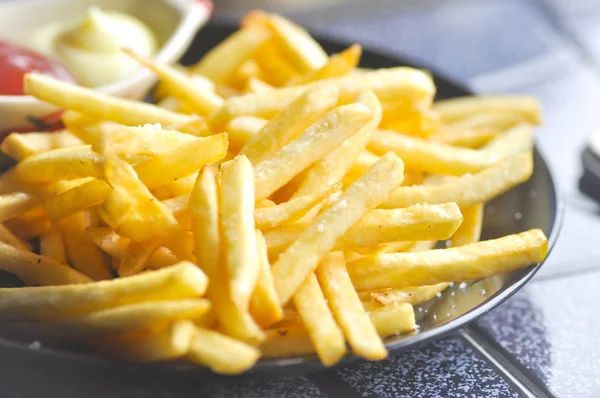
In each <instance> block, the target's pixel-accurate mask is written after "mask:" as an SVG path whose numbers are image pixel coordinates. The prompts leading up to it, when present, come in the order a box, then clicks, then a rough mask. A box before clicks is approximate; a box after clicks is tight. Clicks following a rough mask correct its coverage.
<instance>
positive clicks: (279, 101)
mask: <svg viewBox="0 0 600 398" xmlns="http://www.w3.org/2000/svg"><path fill="white" fill-rule="evenodd" d="M315 84H319V85H320V84H332V85H334V86H335V87H336V88H337V89H338V92H339V96H340V97H339V101H340V102H342V103H348V102H350V101H354V100H355V99H356V97H357V96H358V95H359V94H360V93H362V92H364V91H366V90H373V92H374V93H375V94H376V95H377V98H379V101H380V102H381V103H382V105H383V104H384V102H386V101H393V102H397V101H400V100H401V99H407V100H411V101H412V100H415V101H421V100H427V101H430V100H431V98H433V95H434V93H435V87H434V85H433V81H432V80H431V76H430V75H428V74H427V73H425V72H422V71H420V70H416V69H412V68H407V67H397V68H388V69H379V70H373V71H370V72H366V73H363V74H360V75H348V76H343V77H338V78H332V79H325V80H321V81H319V82H314V83H309V84H308V85H302V86H294V87H285V88H278V89H275V90H272V91H270V92H269V93H264V94H246V95H241V96H237V97H234V98H229V99H227V100H226V101H225V104H224V105H223V106H222V107H221V109H219V110H218V111H217V112H216V113H215V114H214V115H213V116H212V117H211V120H210V124H211V125H212V126H213V128H214V129H215V131H222V129H223V128H224V127H225V126H226V125H227V123H228V122H229V121H230V120H231V119H233V118H235V117H238V116H258V117H264V118H271V117H273V116H274V115H275V114H276V113H277V112H279V111H281V110H283V109H284V108H286V107H287V106H289V104H290V103H291V102H292V101H293V100H294V99H295V98H296V97H298V96H299V95H300V94H301V93H302V92H304V91H305V90H306V88H308V87H309V86H311V85H315Z"/></svg>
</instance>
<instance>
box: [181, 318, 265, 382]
mask: <svg viewBox="0 0 600 398" xmlns="http://www.w3.org/2000/svg"><path fill="white" fill-rule="evenodd" d="M259 357H260V351H258V349H256V348H254V347H252V346H250V345H248V344H245V343H242V342H241V341H238V340H234V339H232V338H230V337H227V336H225V335H222V334H220V333H218V332H215V331H213V330H208V329H204V328H196V331H195V333H194V337H193V338H192V341H191V344H190V347H189V352H188V353H187V355H186V359H188V360H190V361H191V362H195V363H199V364H201V365H204V366H207V367H209V368H210V369H212V370H213V371H215V372H217V373H223V374H238V373H242V372H244V371H246V370H248V369H249V368H250V367H252V365H254V364H255V363H256V361H258V358H259Z"/></svg>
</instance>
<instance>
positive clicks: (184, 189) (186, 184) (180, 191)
mask: <svg viewBox="0 0 600 398" xmlns="http://www.w3.org/2000/svg"><path fill="white" fill-rule="evenodd" d="M195 182H196V176H195V175H193V174H192V175H190V176H187V177H184V178H178V179H177V181H171V182H169V183H168V184H165V185H161V186H158V187H154V188H152V189H151V191H152V193H153V194H154V196H156V198H157V199H160V200H165V199H169V198H173V197H176V196H181V195H185V194H188V193H190V192H192V189H193V188H194V183H195ZM159 195H162V196H161V197H159Z"/></svg>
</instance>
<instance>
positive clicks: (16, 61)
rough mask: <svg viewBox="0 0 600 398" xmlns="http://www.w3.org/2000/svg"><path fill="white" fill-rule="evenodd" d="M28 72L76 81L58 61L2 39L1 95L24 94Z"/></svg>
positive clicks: (0, 60)
mask: <svg viewBox="0 0 600 398" xmlns="http://www.w3.org/2000/svg"><path fill="white" fill-rule="evenodd" d="M28 72H39V73H42V74H44V75H48V76H52V77H55V78H57V79H60V80H64V81H67V82H71V83H75V79H74V78H73V76H71V74H70V73H69V72H68V71H67V69H66V68H65V67H64V66H62V64H60V63H59V62H58V61H56V60H53V59H52V58H48V57H46V56H44V55H41V54H38V53H36V52H35V51H31V50H28V49H26V48H23V47H19V46H16V45H14V44H11V43H8V42H5V41H0V95H24V93H23V76H24V75H25V74H26V73H28Z"/></svg>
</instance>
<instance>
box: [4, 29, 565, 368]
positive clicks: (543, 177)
mask: <svg viewBox="0 0 600 398" xmlns="http://www.w3.org/2000/svg"><path fill="white" fill-rule="evenodd" d="M233 29H234V27H227V26H215V25H209V26H207V27H205V28H204V29H202V30H201V32H200V34H199V35H198V36H197V38H196V40H195V41H194V43H193V45H192V46H191V48H190V50H189V51H188V52H187V54H186V55H185V56H184V58H183V59H182V63H184V64H189V63H192V62H194V61H196V60H197V59H199V58H200V56H201V55H202V54H204V53H205V52H206V51H207V50H208V49H210V48H212V47H213V46H214V45H216V44H217V43H219V42H220V41H221V40H223V39H224V38H225V37H227V36H228V35H229V34H231V33H232V32H233ZM318 40H319V42H320V43H321V44H322V45H323V47H324V48H325V49H326V50H327V51H328V52H331V53H336V52H339V51H341V50H342V49H344V48H346V47H347V44H342V43H339V42H333V41H330V40H327V39H325V38H318ZM397 65H412V66H415V65H416V64H415V63H413V62H410V61H407V60H406V59H403V58H399V57H395V56H390V55H385V54H381V53H375V52H371V51H369V50H365V51H364V52H363V57H362V62H361V66H364V67H370V68H381V67H391V66H397ZM434 79H435V84H436V86H437V88H438V94H437V98H438V99H441V98H450V97H457V96H464V95H469V94H471V92H470V91H469V90H468V89H467V88H466V87H464V86H462V85H460V84H458V83H456V82H453V81H451V80H449V79H446V78H444V77H442V76H441V75H440V74H437V73H434ZM562 207H563V206H562V201H561V199H560V196H559V195H558V192H557V189H556V186H555V183H554V181H553V178H552V175H551V172H550V170H549V169H548V165H547V163H546V161H545V160H544V158H543V157H542V155H541V154H540V153H539V152H537V150H536V152H535V170H534V173H533V176H532V177H531V179H530V180H529V181H528V182H526V183H525V184H522V185H520V186H519V187H517V188H515V189H513V190H511V191H510V192H507V193H506V194H504V195H502V196H501V197H499V198H497V199H495V200H494V201H492V202H490V203H489V204H488V205H487V206H486V212H485V218H484V226H483V236H482V239H491V238H495V237H499V236H502V235H506V234H511V233H517V232H521V231H524V230H528V229H531V228H540V229H542V230H543V231H544V233H546V235H547V236H548V237H549V243H550V248H552V247H553V245H554V243H555V242H556V239H557V237H558V232H559V229H560V224H561V219H562ZM540 267H541V264H537V265H535V266H531V267H529V268H526V269H521V270H517V271H514V272H511V273H508V274H504V275H499V276H494V277H490V278H487V279H484V280H481V281H478V282H475V283H472V284H469V285H468V286H461V285H458V284H456V285H455V286H453V287H451V288H449V289H447V290H446V291H445V292H444V293H443V294H442V295H441V297H439V298H435V299H433V300H431V301H430V302H428V303H425V304H423V305H421V306H419V307H416V308H415V313H416V315H417V317H418V319H419V330H418V331H417V332H414V333H410V334H405V335H400V336H393V337H390V338H388V339H386V346H387V348H388V350H389V351H390V353H391V354H393V353H396V352H399V351H402V350H406V349H410V348H413V347H415V346H418V345H420V344H422V343H424V342H426V341H430V340H433V339H438V338H440V337H441V336H444V335H446V334H448V333H450V332H452V331H454V330H457V329H460V328H462V327H464V326H466V325H467V324H469V323H470V322H472V321H474V320H475V319H477V318H478V317H480V316H481V315H483V314H485V313H487V312H488V311H490V310H492V309H493V308H494V307H496V306H498V305H499V304H500V303H502V302H503V301H505V300H506V299H508V298H509V297H510V296H511V295H512V294H514V293H515V292H516V291H517V290H518V289H520V288H521V287H523V286H524V285H525V283H527V281H528V280H529V279H531V277H532V276H533V275H534V274H535V273H536V272H537V271H538V269H539V268H540ZM12 283H14V282H12V279H11V278H10V277H8V276H7V275H5V277H2V276H0V284H3V285H4V286H7V285H12ZM3 332H4V331H3ZM3 336H4V337H0V355H1V354H2V346H5V347H6V346H10V347H12V348H16V347H19V348H22V349H23V350H29V349H30V348H29V343H31V340H29V341H23V340H22V339H21V338H19V337H15V336H11V337H7V336H6V333H3ZM19 340H21V341H19ZM41 343H42V348H41V349H38V350H37V352H38V353H39V355H38V356H39V358H40V360H42V361H43V360H46V361H48V363H52V362H53V361H61V362H62V361H71V362H75V363H77V364H79V365H81V366H84V367H91V368H98V369H100V368H103V369H104V370H108V369H110V370H111V371H116V372H119V373H121V372H133V373H149V372H152V373H153V372H160V373H161V374H162V375H166V374H191V375H196V376H197V375H199V374H202V373H204V374H206V375H208V374H210V372H209V371H208V370H206V369H204V368H201V367H198V366H190V365H183V364H151V365H135V364H125V363H118V362H115V361H111V360H107V359H104V358H100V357H97V356H94V355H92V354H85V353H81V352H78V351H76V348H75V347H61V348H60V349H59V348H51V347H49V346H48V345H47V344H46V342H44V341H42V342H41ZM29 354H31V353H29ZM357 360H359V359H358V358H357V357H355V356H352V355H348V356H347V357H346V358H344V360H342V361H341V363H340V365H345V364H348V363H350V362H353V361H357ZM71 364H73V363H71ZM321 369H323V367H322V366H321V365H320V363H319V361H318V359H317V358H316V357H314V356H307V357H301V358H294V359H280V360H262V361H260V362H259V363H258V364H257V365H256V366H255V367H254V368H253V369H252V370H251V371H250V372H249V374H250V375H256V374H261V375H282V374H299V373H307V372H312V371H318V370H321Z"/></svg>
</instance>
